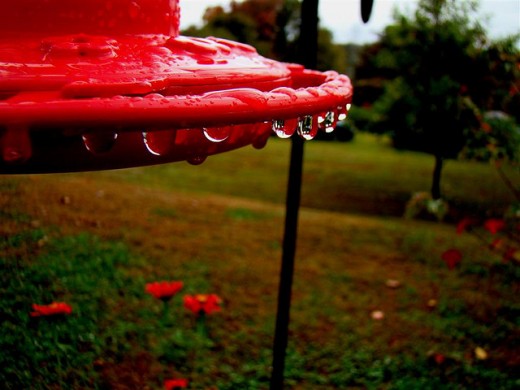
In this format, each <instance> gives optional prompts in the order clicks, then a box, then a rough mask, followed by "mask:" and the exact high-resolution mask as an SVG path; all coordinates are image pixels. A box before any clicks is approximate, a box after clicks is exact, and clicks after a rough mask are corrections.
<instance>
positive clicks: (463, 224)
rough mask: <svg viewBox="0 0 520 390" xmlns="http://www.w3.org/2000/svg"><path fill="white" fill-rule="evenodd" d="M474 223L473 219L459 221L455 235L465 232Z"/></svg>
mask: <svg viewBox="0 0 520 390" xmlns="http://www.w3.org/2000/svg"><path fill="white" fill-rule="evenodd" d="M475 223H476V221H475V220H474V219H473V218H463V219H461V220H460V221H459V223H458V224H457V234H461V233H462V232H464V231H466V230H467V228H469V227H471V225H474V224H475Z"/></svg>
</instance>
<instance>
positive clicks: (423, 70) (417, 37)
mask: <svg viewBox="0 0 520 390" xmlns="http://www.w3.org/2000/svg"><path fill="white" fill-rule="evenodd" d="M477 6H478V3H477V2H473V1H471V2H469V1H468V2H457V1H456V0H421V1H420V2H419V4H418V8H417V10H416V12H415V14H414V15H413V17H411V18H408V17H406V16H404V15H402V14H398V13H396V15H395V24H393V25H391V26H388V27H387V28H386V29H385V30H384V31H383V33H382V35H381V39H380V42H378V43H377V44H376V45H375V50H374V47H372V48H371V49H369V50H372V52H373V53H374V52H375V55H374V56H373V57H372V58H370V59H368V61H369V62H370V65H371V67H372V68H373V69H375V70H377V72H379V75H380V77H382V78H383V79H385V83H384V90H383V93H382V94H381V95H380V97H379V98H378V99H377V100H376V101H375V102H374V105H373V111H374V115H373V117H374V118H373V123H372V124H371V127H370V129H371V130H372V131H376V132H379V133H389V134H390V135H391V137H392V139H393V142H394V145H395V147H397V148H403V149H412V150H419V151H423V152H426V153H430V154H432V155H433V156H434V158H435V165H434V170H433V178H432V188H431V194H432V198H433V199H440V198H441V195H442V193H441V187H440V183H441V174H442V169H443V164H444V161H445V160H446V159H450V158H456V157H457V156H458V155H459V153H460V152H461V150H462V149H463V148H464V147H465V146H466V145H467V141H468V137H469V134H472V133H475V132H477V131H478V130H479V129H480V126H481V124H482V122H481V120H480V119H479V116H478V115H477V112H476V111H475V107H479V110H477V111H478V112H484V111H487V110H488V109H489V107H497V106H502V105H503V103H504V97H505V95H507V94H508V93H509V91H510V88H511V85H510V84H511V82H512V81H513V82H514V80H515V77H516V76H515V75H514V72H515V70H514V69H516V65H515V62H514V61H518V58H519V57H518V51H516V53H515V52H514V50H513V51H512V52H511V53H510V56H511V59H512V64H513V65H512V66H509V68H508V69H505V68H503V69H502V68H501V71H503V72H502V74H500V75H498V74H497V73H493V75H492V76H490V71H489V66H490V63H491V58H501V55H502V54H503V53H504V51H503V50H502V49H503V48H501V47H499V46H494V47H493V46H490V47H488V46H487V45H488V43H487V38H486V35H485V31H484V30H483V28H482V27H481V25H480V24H479V23H478V22H472V21H471V20H472V18H471V17H470V16H471V15H472V14H474V13H476V11H477V9H478V7H477ZM473 20H474V19H473ZM491 47H493V50H494V51H493V50H491ZM509 49H511V47H509ZM363 58H364V59H365V61H367V57H363ZM365 64H366V62H365ZM494 64H495V66H496V67H497V68H500V66H501V65H500V62H496V61H495V62H494ZM358 73H361V74H362V73H363V72H362V71H360V72H358ZM516 80H518V79H516ZM505 91H507V92H505ZM501 95H502V96H501Z"/></svg>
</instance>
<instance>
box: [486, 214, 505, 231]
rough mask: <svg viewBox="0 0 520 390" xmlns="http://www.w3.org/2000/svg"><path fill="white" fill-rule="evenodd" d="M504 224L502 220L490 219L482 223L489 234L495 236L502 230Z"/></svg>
mask: <svg viewBox="0 0 520 390" xmlns="http://www.w3.org/2000/svg"><path fill="white" fill-rule="evenodd" d="M505 225H506V223H505V222H504V220H502V219H496V218H491V219H488V220H487V221H486V222H484V228H485V229H487V230H489V232H490V233H491V234H496V233H498V232H499V231H500V230H502V229H503V228H504V226H505Z"/></svg>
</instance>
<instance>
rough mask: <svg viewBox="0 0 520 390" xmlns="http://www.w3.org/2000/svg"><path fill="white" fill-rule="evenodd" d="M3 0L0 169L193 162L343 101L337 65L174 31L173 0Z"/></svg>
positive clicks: (315, 124)
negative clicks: (281, 57)
mask: <svg viewBox="0 0 520 390" xmlns="http://www.w3.org/2000/svg"><path fill="white" fill-rule="evenodd" d="M14 3H15V2H7V3H6V4H2V5H0V34H1V35H0V150H1V156H0V173H30V172H65V171H80V170H99V169H112V168H123V167H131V166H139V165H150V164H158V163H165V162H171V161H182V160H187V161H189V162H191V163H194V164H198V163H201V162H202V161H204V159H205V158H206V157H207V156H209V155H213V154H216V153H221V152H225V151H228V150H232V149H236V148H239V147H243V146H246V145H249V144H252V145H253V146H255V147H262V146H263V145H265V143H266V142H267V140H268V138H269V136H270V135H271V134H272V133H273V131H274V132H275V133H276V134H277V135H278V136H280V137H290V136H292V134H293V133H295V132H296V133H298V134H299V135H300V136H302V137H304V138H305V139H312V138H313V137H314V136H315V135H316V133H317V132H318V131H320V130H323V131H331V130H332V129H333V128H334V126H335V122H336V121H337V120H338V119H342V117H343V116H345V115H346V113H347V107H348V105H349V104H350V101H351V97H352V86H351V84H350V80H349V79H348V77H346V76H344V75H339V74H338V73H336V72H332V71H330V72H323V73H322V72H316V71H311V70H306V69H304V68H303V67H302V66H300V65H295V64H286V63H280V62H276V61H273V60H270V59H267V58H264V57H262V56H260V55H258V53H257V52H256V50H255V49H254V48H253V47H251V46H248V45H244V44H240V43H236V42H232V41H228V40H224V39H217V38H206V39H201V38H190V37H184V36H180V35H178V26H179V7H178V4H177V1H172V0H168V1H167V0H162V1H153V0H147V1H144V0H141V1H128V0H118V1H101V0H90V1H72V0H48V1H45V2H42V1H39V0H23V1H17V2H16V4H14ZM25 10H31V11H30V12H25Z"/></svg>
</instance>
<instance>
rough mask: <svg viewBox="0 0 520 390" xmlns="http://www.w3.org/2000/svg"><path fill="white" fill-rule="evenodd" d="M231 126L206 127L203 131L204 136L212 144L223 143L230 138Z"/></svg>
mask: <svg viewBox="0 0 520 390" xmlns="http://www.w3.org/2000/svg"><path fill="white" fill-rule="evenodd" d="M231 129H232V127H231V126H222V127H205V128H203V129H202V132H203V133H204V136H205V137H206V138H207V139H208V140H210V141H211V142H222V141H225V140H227V139H228V138H229V135H230V134H231Z"/></svg>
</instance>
